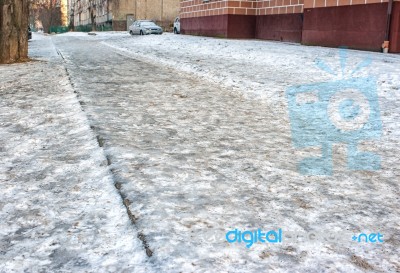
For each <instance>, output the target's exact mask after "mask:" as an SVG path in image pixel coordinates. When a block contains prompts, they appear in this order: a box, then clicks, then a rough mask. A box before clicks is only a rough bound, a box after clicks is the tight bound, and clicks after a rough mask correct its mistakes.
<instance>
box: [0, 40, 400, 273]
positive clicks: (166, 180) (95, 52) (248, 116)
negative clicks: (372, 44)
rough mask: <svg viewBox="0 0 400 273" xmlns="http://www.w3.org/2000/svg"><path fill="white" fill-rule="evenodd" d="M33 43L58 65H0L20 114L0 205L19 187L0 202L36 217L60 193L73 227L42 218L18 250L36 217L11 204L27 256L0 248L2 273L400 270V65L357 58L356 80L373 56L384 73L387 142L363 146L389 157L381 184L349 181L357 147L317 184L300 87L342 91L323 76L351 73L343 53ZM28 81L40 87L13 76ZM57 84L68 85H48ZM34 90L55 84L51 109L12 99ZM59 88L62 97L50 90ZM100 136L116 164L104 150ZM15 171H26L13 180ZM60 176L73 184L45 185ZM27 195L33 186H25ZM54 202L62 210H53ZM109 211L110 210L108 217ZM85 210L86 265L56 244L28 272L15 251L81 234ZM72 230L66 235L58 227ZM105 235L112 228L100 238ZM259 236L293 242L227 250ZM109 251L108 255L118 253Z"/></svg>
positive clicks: (245, 43)
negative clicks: (302, 132)
mask: <svg viewBox="0 0 400 273" xmlns="http://www.w3.org/2000/svg"><path fill="white" fill-rule="evenodd" d="M34 37H35V39H34V40H33V41H32V43H31V48H32V49H33V51H32V52H33V54H32V56H33V57H36V58H43V56H45V58H46V60H48V63H46V64H44V63H31V64H29V66H27V65H26V64H25V65H16V66H14V67H15V69H14V70H13V69H10V67H9V66H8V67H0V69H1V72H2V73H1V74H0V75H1V76H0V79H1V84H2V85H1V87H0V88H1V92H2V93H0V94H1V96H2V100H1V103H2V106H1V107H2V110H3V108H4V107H7V108H4V109H6V110H5V111H4V112H3V111H2V112H1V116H0V118H1V126H2V127H5V128H9V129H6V130H3V129H2V131H1V134H0V138H1V141H2V143H7V145H9V146H7V145H6V146H5V147H6V148H3V146H1V150H0V153H2V154H1V155H2V157H3V158H11V159H8V160H9V161H5V164H2V165H1V168H3V169H2V172H1V175H3V176H2V177H1V179H3V180H4V181H5V182H4V183H2V184H0V187H4V188H2V189H1V192H2V193H3V192H5V191H6V192H7V191H10V188H11V186H9V184H7V183H12V185H14V187H15V188H12V189H13V191H12V192H11V193H9V194H8V195H7V194H6V195H5V196H6V197H4V201H3V196H2V199H1V200H0V202H1V203H0V204H3V203H4V204H7V203H10V204H15V205H11V206H10V207H12V208H15V207H16V206H17V204H16V203H18V204H20V201H19V200H18V201H17V200H16V198H15V196H16V195H18V194H21V195H22V196H23V197H22V198H19V199H22V200H27V201H26V202H30V203H28V205H27V206H28V207H29V206H31V207H29V209H33V208H34V204H36V203H35V202H34V201H32V200H36V199H35V198H36V197H29V196H36V195H33V193H32V192H34V193H35V194H36V193H37V194H38V195H39V194H42V195H40V196H41V197H40V198H45V197H46V194H50V195H51V198H53V199H54V198H55V197H57V198H60V199H61V198H64V199H65V198H66V196H67V200H63V201H62V202H65V203H66V204H67V205H65V207H64V206H61V207H60V208H58V207H56V208H57V209H58V210H57V211H60V213H63V214H64V211H66V213H65V214H66V217H67V218H66V219H62V221H61V220H59V217H58V215H57V214H55V213H54V212H53V214H51V213H50V214H48V215H47V214H46V215H45V216H46V217H47V218H45V219H43V217H44V216H43V215H44V213H42V214H40V215H39V216H37V217H33V216H31V217H32V218H33V220H32V221H41V219H43V222H39V223H38V224H36V225H32V226H25V229H23V234H25V233H26V234H27V235H29V236H30V237H32V238H35V239H28V238H27V237H29V236H27V237H22V239H21V241H22V242H20V241H18V240H17V239H14V238H20V237H18V236H19V234H18V233H17V231H18V228H14V229H12V228H13V224H12V223H14V222H17V223H18V221H16V220H15V219H19V218H18V217H20V218H21V219H20V221H21V223H24V222H23V221H25V219H24V218H26V217H25V216H19V215H21V213H22V212H21V209H20V210H19V211H14V213H8V210H4V207H5V205H3V210H2V211H1V213H2V215H1V219H3V218H4V217H8V218H5V219H7V221H5V223H6V224H4V228H2V229H1V230H2V231H3V230H6V231H7V232H5V235H3V233H2V236H5V237H4V238H6V240H8V241H10V242H13V243H10V244H6V245H5V247H3V245H1V247H2V249H1V251H2V252H0V253H1V255H3V256H0V257H1V258H2V259H4V260H5V262H6V263H4V264H5V266H3V265H0V270H3V271H5V272H8V271H10V269H12V268H15V269H18V265H19V264H18V261H22V262H21V263H24V266H25V267H24V268H27V266H29V264H38V263H36V262H37V261H38V260H41V261H45V262H44V264H43V265H42V268H44V269H45V270H46V269H47V271H57V268H56V267H57V265H58V266H60V267H61V268H62V269H63V270H64V271H73V272H79V271H83V270H87V271H91V272H98V271H102V270H103V271H118V272H120V271H122V270H123V269H126V271H127V272H140V271H145V272H149V271H151V270H152V271H155V272H398V271H399V270H400V263H399V260H400V259H399V253H398V249H399V246H400V237H399V235H400V226H399V224H398V223H399V219H400V199H399V196H400V195H399V194H400V189H399V185H398V183H399V182H400V178H399V177H400V173H399V167H398V166H399V163H400V162H399V161H400V159H399V156H398V154H399V153H400V148H399V144H400V143H399V136H400V130H399V123H398V120H399V118H400V107H399V106H400V105H399V104H400V103H399V102H400V98H399V92H400V77H399V75H400V56H398V55H383V54H379V53H371V52H360V51H353V50H350V51H349V52H348V65H347V67H346V68H345V69H344V73H343V74H345V75H348V74H350V73H351V71H352V70H353V69H354V67H356V66H357V64H359V63H361V62H362V61H363V60H364V59H368V58H371V59H372V60H373V62H372V64H371V65H370V66H368V67H366V68H364V69H362V70H360V71H359V72H357V73H356V76H361V77H365V76H368V77H375V78H376V79H377V84H378V90H377V91H378V97H379V104H380V112H381V119H382V123H383V129H382V131H383V132H382V137H381V139H380V140H379V141H375V142H365V143H361V145H360V148H362V149H366V150H371V151H374V152H376V153H377V154H379V155H380V156H381V159H382V168H381V169H380V170H378V171H374V172H371V171H352V170H349V169H347V166H346V163H345V162H346V156H347V155H346V151H345V149H344V145H342V144H338V145H335V146H334V157H333V160H334V170H333V171H334V172H333V175H332V176H304V175H302V174H300V173H299V172H298V171H297V167H296V164H297V163H298V161H299V160H300V159H301V158H304V156H305V155H310V154H316V153H318V151H319V150H318V147H317V148H315V149H314V148H312V149H306V150H297V149H295V148H294V147H293V145H292V135H291V129H290V119H289V112H288V103H287V100H286V97H285V92H286V90H287V88H288V87H291V86H293V85H298V84H309V83H318V82H325V81H332V80H338V79H341V78H342V75H341V74H340V73H337V75H331V74H329V73H326V71H323V69H321V68H320V67H321V64H322V61H323V62H325V63H326V65H327V66H330V67H332V70H333V71H335V72H336V71H337V72H340V71H341V65H340V58H339V54H338V50H337V49H330V48H319V47H304V46H300V45H296V44H285V43H277V42H267V41H254V40H252V41H249V40H226V39H213V38H205V37H193V36H183V35H172V34H164V35H157V36H134V37H132V36H130V35H128V34H127V33H118V32H110V33H97V35H96V36H89V35H87V34H86V33H67V34H63V35H57V36H51V37H50V36H48V37H45V36H37V35H35V36H34ZM53 44H54V47H53ZM55 48H56V49H57V50H58V52H59V53H60V54H61V55H62V60H63V62H64V66H65V68H66V69H67V71H68V74H65V70H63V69H62V65H61V58H60V57H59V56H58V54H57V51H55ZM316 63H319V64H320V67H318V66H317V65H316ZM23 69H25V70H23ZM41 70H43V71H44V72H45V73H42V72H40V71H41ZM325 70H326V69H325ZM25 71H26V72H25ZM17 72H19V73H22V74H21V75H26V73H28V72H29V73H31V74H30V75H29V76H25V78H24V77H15V76H12V75H14V74H15V73H17ZM24 72H25V73H24ZM56 72H57V73H59V75H60V76H58V77H48V74H51V73H56ZM3 75H5V76H3ZM18 75H19V74H18ZM67 75H68V76H69V80H70V82H71V84H72V87H70V86H68V85H67V84H66V83H65V84H63V81H61V84H59V81H58V79H63V80H65V81H67V79H68V77H67ZM31 78H33V82H34V83H35V86H36V85H37V86H43V90H42V89H39V90H38V91H37V94H38V95H37V96H32V95H30V93H29V97H27V96H28V95H27V94H26V93H25V92H23V91H24V90H25V89H23V88H22V91H20V92H14V93H13V92H11V91H12V90H14V89H13V86H14V85H17V86H25V88H28V87H30V85H27V84H26V81H24V79H31ZM10 79H13V80H10ZM15 79H18V80H15ZM35 79H36V80H35ZM55 79H57V80H55ZM40 84H42V85H40ZM46 85H49V86H51V87H50V91H49V90H48V87H45V86H46ZM3 90H5V91H3ZM35 90H36V89H35ZM73 91H74V92H76V95H77V99H76V97H75V96H74V93H73ZM21 94H22V95H21ZM35 94H36V93H35ZM19 96H22V97H19ZM3 98H4V99H3ZM60 98H61V99H60ZM28 99H29V104H31V105H32V106H30V107H25V108H23V109H26V110H24V111H21V107H19V106H21V105H24V104H27V103H28V102H27V101H28ZM30 100H32V102H31V101H30ZM20 104H21V105H20ZM43 104H45V105H50V106H47V107H51V109H50V113H52V111H56V110H57V111H60V110H63V109H65V112H66V113H67V114H68V115H67V114H65V113H60V114H58V112H56V113H55V114H52V116H51V117H52V119H51V121H46V122H45V121H41V120H42V119H46V115H47V114H48V113H47V112H46V113H45V114H46V115H44V114H40V113H39V112H35V111H36V108H35V106H36V105H43ZM79 104H80V105H81V106H80V105H79ZM3 105H4V106H3ZM13 105H14V106H13ZM13 107H14V108H13ZM37 108H39V106H37ZM81 109H83V110H84V112H82V111H81ZM27 111H30V112H27ZM63 112H64V111H63ZM35 113H36V114H35ZM29 115H30V116H33V117H34V119H32V120H33V121H36V120H37V121H38V122H30V123H27V124H28V125H23V126H26V127H27V128H26V130H28V132H29V134H27V135H26V136H25V138H22V137H21V139H19V138H18V137H19V135H18V134H21V135H23V134H24V133H23V132H25V129H23V130H22V129H21V130H22V133H19V131H18V130H16V129H15V128H14V127H11V125H9V126H8V127H7V126H6V125H7V124H9V123H11V122H13V121H14V123H17V122H18V121H20V120H21V121H22V122H23V121H25V120H27V119H28V116H29ZM67 118H68V119H67ZM65 119H66V120H65ZM51 122H53V123H54V124H52V123H51ZM48 123H50V124H49V125H48ZM17 124H18V123H17ZM15 126H16V125H15ZM41 126H42V127H41ZM22 128H25V127H22ZM13 136H16V137H17V139H18V141H21V142H16V140H14V138H13ZM95 137H97V139H98V143H99V144H100V146H102V149H103V151H101V150H100V148H99V147H97V146H96V142H95ZM43 139H44V140H43ZM35 141H36V142H40V143H39V144H37V143H36V142H35ZM43 141H48V142H50V143H52V145H51V146H49V147H51V149H50V150H49V149H47V150H46V149H44V151H42V150H39V149H37V150H36V149H34V147H36V146H34V145H36V144H37V145H38V147H41V146H42V145H43V144H42V142H43ZM56 141H58V142H56ZM15 142H16V143H15ZM54 142H56V143H54ZM20 143H24V145H25V146H24V145H22V144H20ZM27 143H30V144H29V145H27ZM7 147H8V148H7ZM10 147H18V149H22V150H23V151H24V153H25V154H24V153H21V154H18V153H16V152H15V151H16V150H13V149H17V148H10ZM44 147H48V146H45V145H44ZM45 152H47V153H46V154H44V155H42V153H45ZM103 152H104V154H103ZM104 155H105V157H106V159H107V161H108V164H110V165H109V166H108V167H107V166H106V165H107V164H105V163H104V161H105V157H104ZM31 158H38V159H40V160H42V158H45V159H46V160H48V161H49V162H47V163H46V162H43V161H40V160H38V159H37V160H36V162H37V163H35V164H34V166H38V168H43V169H44V170H43V171H41V172H36V171H35V170H34V169H33V166H31V165H30V163H29V162H30V161H29V160H30V159H31ZM49 158H50V159H49ZM43 160H44V159H43ZM19 161H22V163H19ZM45 164H47V165H45ZM64 164H69V165H72V166H69V165H67V166H64ZM14 165H15V166H16V167H14ZM67 167H71V168H69V169H68V168H67ZM7 168H13V169H12V170H14V171H15V173H14V175H15V178H12V179H14V180H12V179H11V178H10V176H9V170H8V169H7ZM14 168H16V169H14ZM46 168H47V169H46ZM53 168H56V169H57V170H59V172H55V171H53ZM26 173H27V174H26ZM21 174H23V175H21ZM55 175H57V176H55ZM32 177H33V179H31V178H32ZM51 179H55V181H59V183H58V184H57V183H56V184H52V185H53V188H52V187H49V188H46V187H47V184H48V183H50V182H49V181H50V180H51ZM9 181H11V182H9ZM28 181H33V182H32V183H33V186H32V187H33V188H34V190H35V189H36V191H34V190H31V189H30V191H29V192H27V191H28V189H26V188H25V187H26V185H27V182H28ZM6 182H7V183H6ZM16 182H20V184H21V185H17V186H15V183H16ZM113 183H115V184H116V185H117V187H118V188H119V192H120V193H121V196H122V198H124V203H125V205H127V206H128V207H129V211H130V213H131V214H132V216H131V218H133V219H134V222H135V224H134V225H131V224H130V223H129V221H128V218H127V215H126V213H125V211H124V208H123V206H122V205H121V196H120V195H118V194H117V192H116V190H115V189H114V188H113ZM59 184H62V185H64V188H61V189H60V187H59V186H58V185H59ZM28 185H29V184H28ZM43 185H44V186H43ZM75 185H78V187H79V189H80V190H75V192H76V194H75V195H73V196H74V197H75V198H76V199H74V198H72V197H71V192H72V193H74V186H75ZM24 186H25V187H24ZM40 187H44V188H43V189H42V188H40ZM53 189H54V190H55V191H54V190H53ZM85 189H86V190H85ZM46 190H47V191H46ZM48 191H50V192H48ZM53 191H54V192H53ZM54 195H55V196H54ZM97 195H99V197H97ZM95 196H96V197H95ZM27 197H29V198H27ZM24 198H25V199H24ZM38 198H39V197H38ZM53 199H51V200H52V201H48V202H51V204H53V203H54V202H55V201H54V200H53ZM83 199H88V200H93V201H92V203H89V204H88V205H87V207H85V211H84V212H81V211H79V210H77V209H76V206H73V208H74V209H75V210H71V209H70V207H71V206H72V205H71V206H69V204H72V203H73V204H77V203H78V204H79V202H81V201H80V200H83ZM40 200H42V199H40ZM46 200H47V199H46ZM106 200H107V201H108V202H109V203H107V201H106ZM43 202H44V201H42V203H41V202H38V203H37V204H39V205H40V208H44V207H46V206H44V205H43ZM58 202H59V203H60V202H61V201H58ZM22 204H24V203H22ZM57 204H58V203H57ZM39 205H38V206H39ZM85 205H86V204H85ZM47 207H49V208H51V206H50V205H47ZM103 207H105V208H106V209H107V210H108V211H110V212H109V213H107V212H103V213H100V212H99V209H102V208H103ZM7 208H8V207H7ZM37 209H39V208H37ZM39 211H40V209H39ZM7 213H8V214H7ZM73 213H77V214H78V215H79V217H84V218H83V220H82V222H83V223H86V224H83V225H84V226H85V227H87V229H85V232H87V233H81V237H80V238H82V240H83V241H84V242H87V241H85V240H89V242H88V243H86V244H85V243H82V242H79V241H78V242H77V243H76V241H71V240H70V241H66V240H65V239H64V241H61V243H59V245H60V246H59V249H60V250H61V249H64V248H66V249H67V250H68V251H65V252H63V253H72V254H70V255H69V256H68V255H66V257H65V256H63V255H62V254H63V253H61V254H59V253H60V252H61V251H60V252H57V251H55V253H56V254H52V252H50V251H49V250H47V248H46V247H47V245H46V247H43V248H44V249H46V251H47V252H46V251H44V252H38V253H34V256H33V257H32V258H30V259H24V257H22V258H21V257H20V256H18V255H17V254H15V253H16V252H18V253H21V252H22V251H21V249H22V250H25V251H26V252H29V251H32V243H35V245H38V244H40V243H41V242H42V240H44V239H42V237H40V236H39V235H37V233H35V232H36V229H39V228H44V229H46V230H49V231H47V233H45V234H46V236H47V237H46V236H45V238H47V240H49V241H51V240H53V238H56V239H55V240H61V239H59V238H64V237H62V236H59V235H58V234H59V233H57V232H58V231H59V230H61V231H60V232H61V234H62V232H63V231H64V230H67V231H69V226H68V223H75V219H76V218H78V216H76V215H75V214H73ZM3 215H4V216H3ZM22 215H23V214H22ZM29 215H35V214H34V213H30V214H29ZM87 219H92V222H90V221H89V220H87ZM60 221H61V223H62V224H65V222H66V223H67V224H66V225H60V224H59V222H60ZM3 222H4V221H3ZM3 222H2V223H3ZM43 223H50V224H49V225H50V226H47V224H43ZM52 225H53V226H56V227H57V225H58V226H61V227H60V228H59V229H57V228H53V226H52ZM20 226H22V224H20ZM101 226H103V227H104V229H103V230H102V231H101V232H99V233H98V234H97V233H94V231H95V230H97V229H100V227H101ZM62 228H64V230H63V229H62ZM259 228H260V229H262V230H263V231H268V230H271V229H274V230H278V229H282V232H283V241H282V243H278V244H271V243H270V244H266V243H260V242H257V243H254V244H253V245H252V246H251V247H250V248H247V247H246V245H245V244H244V243H228V242H227V241H226V239H225V234H226V232H228V231H230V230H234V229H240V230H242V231H243V230H250V231H254V230H257V229H259ZM112 229H114V232H113V233H111V230H112ZM55 231H57V232H55ZM80 231H81V230H80ZM81 232H83V231H81ZM378 232H379V233H380V234H383V238H384V242H383V243H358V242H356V241H354V240H352V237H353V236H355V235H359V234H360V233H368V234H369V233H378ZM20 233H21V232H20ZM93 234H95V236H93ZM138 234H140V236H139V237H141V238H142V240H143V238H145V241H146V244H147V246H148V248H149V249H150V250H151V251H152V255H151V257H146V256H145V251H144V249H143V246H142V243H141V242H140V241H139V240H138V239H137V238H136V237H137V235H138ZM87 238H88V239H87ZM2 241H3V240H2ZM37 242H38V243H37ZM51 242H53V241H51ZM108 242H109V246H108V247H109V249H110V251H109V253H108V254H107V255H104V251H105V250H103V249H104V248H103V247H104V244H105V243H108ZM123 243H125V245H123ZM121 245H123V247H120V246H121ZM57 246H58V245H57ZM71 248H73V250H71ZM3 249H5V251H4V250H3ZM117 249H118V250H119V251H121V253H120V254H118V252H117ZM99 253H100V254H99ZM79 254H81V256H83V257H84V258H83V259H84V260H85V261H87V262H86V263H85V262H82V263H81V264H80V263H79V262H76V263H75V262H74V263H73V262H71V263H73V264H71V263H68V262H67V261H69V260H72V261H75V260H76V259H75V258H74V257H78V256H79ZM117 254H118V255H117ZM31 255H33V254H31ZM57 255H59V256H60V257H62V258H59V256H57ZM102 255H103V256H102ZM116 255H117V256H118V257H116ZM81 256H79V257H81ZM15 257H19V258H17V259H16V258H15ZM69 257H72V258H69ZM111 260H112V261H113V263H111ZM46 262H47V263H48V264H46ZM2 264H3V263H2ZM109 264H110V267H107V266H108V265H109ZM140 265H142V266H140ZM1 266H3V267H1ZM78 266H82V267H81V268H79V267H78ZM33 271H35V270H33Z"/></svg>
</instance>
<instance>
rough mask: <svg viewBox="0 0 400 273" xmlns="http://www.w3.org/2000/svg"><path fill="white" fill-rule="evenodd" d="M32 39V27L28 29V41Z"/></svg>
mask: <svg viewBox="0 0 400 273" xmlns="http://www.w3.org/2000/svg"><path fill="white" fill-rule="evenodd" d="M30 39H32V30H31V27H28V40H30Z"/></svg>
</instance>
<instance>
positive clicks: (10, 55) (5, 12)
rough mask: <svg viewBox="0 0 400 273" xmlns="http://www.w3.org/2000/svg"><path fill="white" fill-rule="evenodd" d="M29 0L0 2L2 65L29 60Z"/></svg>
mask: <svg viewBox="0 0 400 273" xmlns="http://www.w3.org/2000/svg"><path fill="white" fill-rule="evenodd" d="M28 18H29V5H28V0H18V1H15V0H0V63H13V62H18V61H24V60H26V59H27V58H28V35H27V32H28Z"/></svg>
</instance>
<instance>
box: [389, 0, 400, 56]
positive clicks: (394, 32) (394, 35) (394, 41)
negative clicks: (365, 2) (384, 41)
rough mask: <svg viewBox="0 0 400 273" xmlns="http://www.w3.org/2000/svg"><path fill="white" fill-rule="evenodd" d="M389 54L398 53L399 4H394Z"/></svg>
mask: <svg viewBox="0 0 400 273" xmlns="http://www.w3.org/2000/svg"><path fill="white" fill-rule="evenodd" d="M390 52H392V53H400V2H394V5H393V11H392V22H391V29H390Z"/></svg>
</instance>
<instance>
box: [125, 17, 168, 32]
mask: <svg viewBox="0 0 400 273" xmlns="http://www.w3.org/2000/svg"><path fill="white" fill-rule="evenodd" d="M129 33H130V34H131V35H134V34H139V35H147V34H162V33H163V30H162V28H161V27H160V26H157V25H156V24H154V22H153V21H149V20H139V21H135V22H133V24H132V25H131V26H130V27H129Z"/></svg>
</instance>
